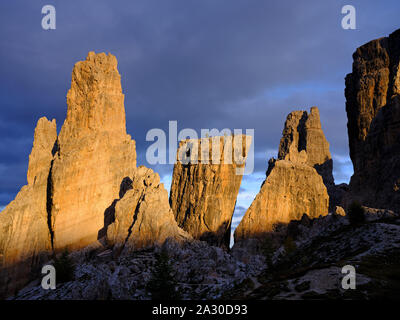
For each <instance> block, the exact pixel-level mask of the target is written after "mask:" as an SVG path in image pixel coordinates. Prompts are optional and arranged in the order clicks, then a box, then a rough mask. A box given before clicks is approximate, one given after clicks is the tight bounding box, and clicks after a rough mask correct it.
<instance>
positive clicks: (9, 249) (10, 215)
mask: <svg viewBox="0 0 400 320" xmlns="http://www.w3.org/2000/svg"><path fill="white" fill-rule="evenodd" d="M56 139H57V128H56V122H55V120H53V121H52V122H50V121H48V120H47V119H46V118H41V119H39V121H38V123H37V126H36V129H35V137H34V142H33V148H32V152H31V154H30V156H29V166H28V174H27V180H28V184H27V185H26V186H24V187H22V189H21V190H20V192H19V193H18V195H17V196H16V198H15V200H14V201H12V202H11V203H10V204H9V205H8V206H7V207H6V208H5V209H4V210H3V211H2V212H1V214H0V296H2V295H6V294H8V293H12V292H15V290H16V289H18V288H19V287H21V286H22V285H24V284H25V283H26V282H27V281H28V280H29V279H30V272H31V271H32V270H35V269H36V268H38V267H39V266H40V264H41V263H42V262H44V261H45V260H47V257H48V255H49V254H50V253H51V234H50V231H49V228H48V212H47V204H48V191H49V190H48V189H47V186H48V184H47V182H48V178H49V171H50V166H51V161H52V158H53V154H52V153H53V152H54V146H55V143H56Z"/></svg>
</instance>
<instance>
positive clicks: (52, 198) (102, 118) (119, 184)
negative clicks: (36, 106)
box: [0, 52, 190, 296]
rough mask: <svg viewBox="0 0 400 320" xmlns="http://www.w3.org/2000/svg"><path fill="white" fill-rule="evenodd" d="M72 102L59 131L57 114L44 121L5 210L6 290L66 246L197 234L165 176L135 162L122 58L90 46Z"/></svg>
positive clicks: (0, 248)
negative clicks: (173, 202)
mask: <svg viewBox="0 0 400 320" xmlns="http://www.w3.org/2000/svg"><path fill="white" fill-rule="evenodd" d="M67 104H68V111H67V117H66V120H65V122H64V125H63V126H62V128H61V132H60V134H59V136H58V137H57V128H56V123H55V120H53V121H52V122H50V121H48V120H47V119H46V118H42V119H40V120H39V121H38V123H37V127H36V129H35V139H34V142H33V148H32V152H31V155H30V157H29V168H28V174H27V180H28V185H26V186H24V187H23V188H22V189H21V191H20V192H19V193H18V195H17V197H16V198H15V200H14V201H12V202H11V203H10V204H9V205H8V206H7V207H6V208H5V210H3V211H2V212H1V215H0V296H2V295H7V294H11V293H15V291H16V290H18V289H19V288H21V287H22V286H23V285H25V284H26V283H27V281H29V280H30V276H31V275H32V274H36V275H37V274H38V273H40V268H41V266H42V265H43V263H46V262H47V261H48V260H49V257H50V255H52V254H54V253H56V254H57V253H58V252H60V251H61V250H63V249H65V248H68V249H69V250H70V251H73V250H77V249H80V248H83V247H85V246H87V245H90V244H93V243H101V244H103V245H104V246H109V247H111V248H113V247H116V248H117V249H119V248H121V247H122V248H124V247H126V246H128V247H130V248H131V249H132V248H133V249H138V248H143V247H147V246H152V245H154V244H156V243H162V242H163V241H165V240H166V239H167V238H174V239H176V240H184V239H189V238H190V236H189V235H188V234H187V233H186V232H185V231H183V230H182V229H180V228H179V227H178V225H177V223H176V221H175V219H174V215H173V213H172V210H171V208H170V206H169V202H168V193H167V191H166V190H165V188H164V186H163V184H161V183H160V178H159V176H158V175H157V174H156V173H154V172H153V171H152V170H150V169H148V168H145V167H140V168H137V167H136V150H135V141H133V140H132V139H131V137H130V136H129V135H128V134H127V133H126V127H125V108H124V95H123V94H122V89H121V77H120V75H119V73H118V70H117V60H116V58H115V57H114V56H113V55H111V54H109V55H105V54H104V53H100V54H95V53H94V52H90V53H89V55H88V56H87V58H86V60H85V61H81V62H78V63H77V64H76V65H75V67H74V69H73V73H72V83H71V89H70V90H69V91H68V95H67Z"/></svg>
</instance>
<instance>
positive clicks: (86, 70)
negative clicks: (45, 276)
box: [51, 52, 136, 251]
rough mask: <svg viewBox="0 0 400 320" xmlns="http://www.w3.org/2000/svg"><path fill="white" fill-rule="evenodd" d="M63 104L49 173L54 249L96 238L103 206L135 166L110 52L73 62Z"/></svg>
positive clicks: (122, 101) (102, 219)
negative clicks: (63, 115)
mask: <svg viewBox="0 0 400 320" xmlns="http://www.w3.org/2000/svg"><path fill="white" fill-rule="evenodd" d="M67 103H68V112H67V118H66V120H65V122H64V125H63V127H62V128H61V131H60V135H59V137H58V142H59V149H58V151H57V154H56V155H55V157H54V163H53V167H52V172H51V189H52V199H51V200H52V203H51V216H52V221H51V225H52V229H53V231H54V249H55V250H56V251H59V250H62V249H63V248H65V247H68V248H69V249H78V248H82V247H84V246H86V245H88V244H90V243H92V242H95V241H96V240H97V239H98V231H99V230H100V229H101V228H102V227H103V223H104V212H105V209H106V208H107V207H109V206H110V205H111V203H112V202H113V201H114V199H117V198H118V197H119V190H120V185H121V182H122V180H123V179H124V178H125V177H129V176H132V175H133V172H134V169H135V168H136V150H135V141H134V140H132V139H131V137H130V136H129V135H128V134H126V126H125V108H124V95H123V94H122V89H121V77H120V75H119V73H118V70H117V59H116V58H115V57H114V56H113V55H111V54H109V55H105V54H104V53H100V54H95V53H94V52H90V53H89V54H88V57H87V58H86V60H85V61H80V62H78V63H77V64H76V65H75V67H74V70H73V72H72V82H71V89H70V90H69V91H68V94H67Z"/></svg>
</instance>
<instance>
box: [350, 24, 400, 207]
mask: <svg viewBox="0 0 400 320" xmlns="http://www.w3.org/2000/svg"><path fill="white" fill-rule="evenodd" d="M353 60H354V61H353V70H352V73H350V74H348V75H347V77H346V90H345V95H346V112H347V118H348V123H347V129H348V134H349V145H350V157H351V160H352V162H353V167H354V175H353V176H352V178H351V182H350V198H351V199H357V200H358V201H360V202H362V203H363V204H364V205H366V206H369V207H375V208H385V209H392V210H395V211H399V210H400V139H399V137H400V70H399V64H400V29H399V30H397V31H395V32H393V33H392V34H391V35H390V36H389V37H385V38H380V39H377V40H373V41H370V42H368V43H367V44H365V45H363V46H361V47H360V48H358V49H357V50H356V52H354V54H353Z"/></svg>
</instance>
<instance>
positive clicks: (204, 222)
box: [170, 135, 251, 247]
mask: <svg viewBox="0 0 400 320" xmlns="http://www.w3.org/2000/svg"><path fill="white" fill-rule="evenodd" d="M190 143H195V145H196V146H197V148H198V152H197V154H196V156H194V157H195V159H196V160H197V163H193V161H192V159H190V160H189V159H187V160H188V163H187V164H185V163H182V162H181V161H177V163H176V164H175V166H174V172H173V176H172V184H171V194H170V203H171V207H172V211H173V212H174V215H175V218H176V220H177V222H178V224H179V226H181V227H182V228H183V229H184V230H186V231H187V232H188V233H189V234H190V235H192V236H193V237H194V238H196V239H202V240H206V241H208V242H209V243H211V244H213V245H218V246H226V247H228V246H229V240H230V226H231V221H232V215H233V211H234V209H235V204H236V198H237V195H238V192H239V188H240V183H241V181H242V173H243V172H240V171H241V170H240V169H241V168H244V165H245V162H244V161H245V160H246V157H247V153H248V150H249V148H250V144H251V136H245V135H242V136H239V135H238V136H234V137H233V138H232V137H219V136H217V137H212V138H203V139H199V140H185V141H183V142H181V144H180V148H179V150H178V156H177V158H178V159H182V155H181V154H180V151H182V150H183V151H185V148H183V146H184V144H190ZM213 145H214V147H213ZM204 146H206V147H205V148H204ZM195 148H196V147H195ZM235 152H236V153H238V154H237V156H236V158H235ZM193 154H195V153H194V151H193V150H191V155H190V157H193ZM239 154H240V157H239ZM239 158H240V159H239ZM213 159H214V161H212V160H213ZM228 159H231V160H228ZM235 159H236V160H237V161H235ZM216 162H217V163H219V164H216ZM229 162H230V163H229Z"/></svg>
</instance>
